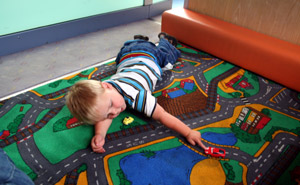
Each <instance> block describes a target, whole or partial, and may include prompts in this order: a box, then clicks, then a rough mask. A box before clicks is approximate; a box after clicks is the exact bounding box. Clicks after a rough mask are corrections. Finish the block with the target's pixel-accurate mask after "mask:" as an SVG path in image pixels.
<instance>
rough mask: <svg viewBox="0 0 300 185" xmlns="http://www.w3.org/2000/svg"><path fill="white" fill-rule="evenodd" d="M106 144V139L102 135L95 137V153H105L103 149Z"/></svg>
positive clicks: (93, 142) (93, 145) (93, 146)
mask: <svg viewBox="0 0 300 185" xmlns="http://www.w3.org/2000/svg"><path fill="white" fill-rule="evenodd" d="M104 143H105V139H104V138H103V137H102V136H101V135H100V134H97V135H95V136H94V137H93V139H92V140H91V145H92V149H93V151H94V152H97V153H104V152H105V149H104V148H103V145H104Z"/></svg>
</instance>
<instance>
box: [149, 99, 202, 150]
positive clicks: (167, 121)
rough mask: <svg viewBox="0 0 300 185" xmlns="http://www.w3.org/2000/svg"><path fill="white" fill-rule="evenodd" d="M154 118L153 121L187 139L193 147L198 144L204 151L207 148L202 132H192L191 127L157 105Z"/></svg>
mask: <svg viewBox="0 0 300 185" xmlns="http://www.w3.org/2000/svg"><path fill="white" fill-rule="evenodd" d="M152 117H153V119H155V120H157V121H159V122H161V123H162V124H163V125H165V126H167V127H168V128H170V129H172V130H174V131H176V132H178V133H179V134H181V135H183V136H184V137H186V139H187V140H188V141H189V142H190V143H191V144H192V145H195V144H198V145H199V146H200V147H201V148H203V149H204V150H205V149H206V148H207V147H206V146H205V145H204V144H203V143H202V141H201V134H200V132H197V131H195V130H192V129H191V128H190V127H188V126H187V125H185V124H184V123H183V122H182V121H180V120H179V119H178V118H176V117H174V116H173V115H171V114H170V113H168V112H166V111H165V110H164V109H163V108H162V107H161V106H160V105H159V104H157V105H156V108H155V110H154V113H153V116H152Z"/></svg>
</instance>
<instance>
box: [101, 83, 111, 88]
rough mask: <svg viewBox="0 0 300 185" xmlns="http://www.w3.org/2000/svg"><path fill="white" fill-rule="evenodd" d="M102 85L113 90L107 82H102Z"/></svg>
mask: <svg viewBox="0 0 300 185" xmlns="http://www.w3.org/2000/svg"><path fill="white" fill-rule="evenodd" d="M101 85H102V87H103V88H104V89H110V88H112V85H111V84H110V83H107V82H101Z"/></svg>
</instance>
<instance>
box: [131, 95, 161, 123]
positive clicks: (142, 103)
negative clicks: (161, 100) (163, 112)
mask: <svg viewBox="0 0 300 185" xmlns="http://www.w3.org/2000/svg"><path fill="white" fill-rule="evenodd" d="M155 107H156V98H155V97H154V96H153V95H152V94H151V92H149V91H147V90H142V91H140V92H139V93H137V96H136V98H135V101H134V103H133V109H134V110H136V111H138V112H141V113H144V114H145V115H146V116H148V117H152V115H153V112H154V109H155Z"/></svg>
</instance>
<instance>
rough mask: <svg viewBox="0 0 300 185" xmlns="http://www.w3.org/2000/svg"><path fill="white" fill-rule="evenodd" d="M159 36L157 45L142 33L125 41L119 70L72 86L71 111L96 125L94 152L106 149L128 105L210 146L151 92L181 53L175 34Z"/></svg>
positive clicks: (69, 104)
mask: <svg viewBox="0 0 300 185" xmlns="http://www.w3.org/2000/svg"><path fill="white" fill-rule="evenodd" d="M158 36H159V38H160V41H159V44H158V46H156V45H155V44H153V43H151V42H148V37H146V36H143V35H135V36H134V40H130V41H127V42H125V44H124V46H123V47H122V48H121V50H120V52H119V54H118V56H117V58H116V63H117V72H116V74H114V75H113V76H112V77H111V78H110V79H109V80H106V81H103V82H99V81H96V80H82V81H79V82H77V83H76V84H74V85H73V86H72V87H71V88H70V90H69V92H68V94H67V96H66V104H67V106H68V108H69V110H70V111H71V113H72V114H73V115H74V116H75V117H76V118H77V119H78V120H80V121H83V122H86V123H89V124H92V125H95V135H94V137H93V138H92V140H91V146H92V149H93V151H94V152H98V153H103V152H105V149H104V147H103V146H104V143H105V136H106V133H107V130H108V128H109V127H110V125H111V123H112V120H113V119H114V118H115V117H117V116H118V115H119V114H120V113H121V112H122V111H124V110H125V109H126V107H127V106H129V107H130V108H132V109H134V110H136V111H138V112H141V113H143V114H145V115H146V116H148V117H152V118H153V119H155V120H157V121H159V122H160V123H162V124H163V125H165V126H167V127H168V128H170V129H172V130H174V131H176V132H178V133H180V134H181V135H183V136H184V137H186V139H187V140H188V141H189V142H190V143H191V144H192V145H195V144H198V145H200V146H201V147H202V148H203V149H204V150H205V149H207V148H206V147H205V146H204V144H203V143H202V142H201V134H200V132H198V131H194V130H191V129H190V128H189V127H188V126H186V125H185V124H184V123H183V122H182V121H180V120H179V119H177V118H176V117H174V116H172V115H171V114H169V113H167V112H166V111H165V110H164V109H163V108H162V107H161V106H160V105H159V104H158V103H157V102H156V98H155V97H154V96H153V95H152V92H153V90H154V88H155V84H156V82H157V80H161V75H162V68H164V67H166V66H172V65H173V64H174V63H175V62H176V60H177V58H178V57H179V56H180V52H179V51H178V50H177V49H176V47H175V46H176V45H177V41H176V39H175V38H174V37H172V36H169V35H167V34H166V33H163V32H162V33H160V34H159V35H158Z"/></svg>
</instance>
